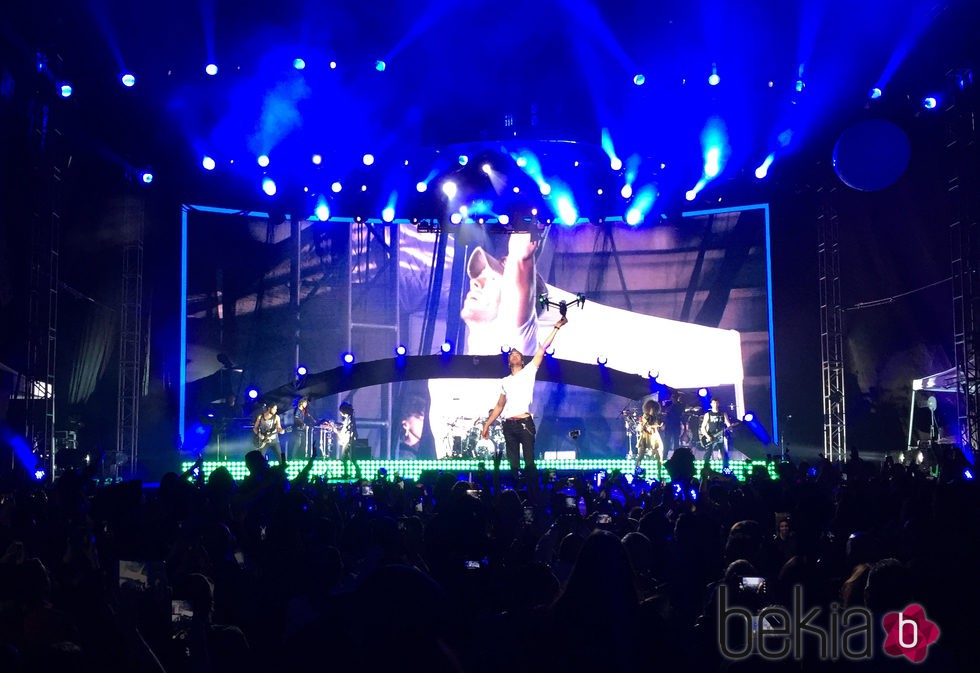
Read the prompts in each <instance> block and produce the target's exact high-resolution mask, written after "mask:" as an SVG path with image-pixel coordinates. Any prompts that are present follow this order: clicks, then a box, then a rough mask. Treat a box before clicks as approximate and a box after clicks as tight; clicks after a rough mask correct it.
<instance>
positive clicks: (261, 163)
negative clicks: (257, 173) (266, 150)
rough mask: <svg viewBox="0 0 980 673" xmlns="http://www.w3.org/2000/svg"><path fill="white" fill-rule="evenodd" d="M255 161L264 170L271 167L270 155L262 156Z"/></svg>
mask: <svg viewBox="0 0 980 673" xmlns="http://www.w3.org/2000/svg"><path fill="white" fill-rule="evenodd" d="M255 161H256V162H257V163H258V164H259V166H261V167H262V168H267V167H268V166H269V155H268V154H260V155H259V156H258V158H257V159H256V160H255Z"/></svg>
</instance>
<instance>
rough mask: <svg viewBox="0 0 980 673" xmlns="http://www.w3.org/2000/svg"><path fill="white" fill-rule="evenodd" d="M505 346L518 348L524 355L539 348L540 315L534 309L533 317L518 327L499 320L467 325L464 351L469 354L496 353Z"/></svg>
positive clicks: (531, 353) (507, 348)
mask: <svg viewBox="0 0 980 673" xmlns="http://www.w3.org/2000/svg"><path fill="white" fill-rule="evenodd" d="M503 348H506V350H510V349H511V348H516V349H517V350H519V351H520V352H521V353H522V354H523V355H534V351H535V350H537V348H538V316H537V314H536V313H535V312H534V311H533V310H532V311H531V317H530V318H528V319H527V320H526V321H525V322H524V324H523V325H521V326H520V327H516V328H515V327H512V326H509V325H505V324H503V323H502V321H499V320H497V321H493V322H490V323H481V324H474V325H468V326H467V331H466V347H465V348H464V351H463V352H465V353H466V354H467V355H496V354H497V353H500V352H501V349H503Z"/></svg>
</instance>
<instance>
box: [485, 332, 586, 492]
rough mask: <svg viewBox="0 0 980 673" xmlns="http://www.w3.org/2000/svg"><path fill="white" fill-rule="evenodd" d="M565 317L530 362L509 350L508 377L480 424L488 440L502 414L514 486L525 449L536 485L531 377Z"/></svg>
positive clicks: (531, 484) (527, 466) (532, 482)
mask: <svg viewBox="0 0 980 673" xmlns="http://www.w3.org/2000/svg"><path fill="white" fill-rule="evenodd" d="M567 322H568V319H567V318H565V317H564V316H562V317H561V319H560V320H559V321H558V322H556V323H555V328H554V329H553V330H552V331H551V334H549V335H548V338H546V339H545V340H544V342H543V343H542V344H541V345H540V346H538V350H537V351H536V352H535V353H534V357H533V358H531V362H530V363H529V364H528V365H527V366H525V365H524V355H523V354H522V353H521V352H520V351H519V350H517V349H516V348H513V349H511V351H510V354H509V355H508V356H507V364H508V365H509V366H510V376H507V377H506V378H504V379H503V380H502V381H501V382H500V397H499V399H498V400H497V405H496V406H495V407H494V408H493V410H492V411H491V412H490V417H489V418H487V420H486V422H485V423H484V424H483V430H482V432H481V433H480V435H481V436H482V437H483V438H484V439H487V438H488V437H489V433H490V425H491V424H492V423H493V422H494V421H495V420H497V417H498V416H503V418H504V421H503V424H502V425H503V430H504V444H505V446H506V451H507V461H508V462H509V463H510V473H511V476H512V477H513V479H514V485H515V486H516V485H517V477H518V470H519V468H520V458H521V451H522V450H523V452H524V467H525V472H526V476H527V480H528V487H529V488H530V489H532V490H533V489H535V488H536V479H537V475H536V470H535V467H534V435H535V427H534V419H532V418H531V412H530V408H531V401H532V399H533V397H534V380H535V378H537V375H538V368H539V367H540V366H541V362H542V361H543V360H544V352H545V350H546V349H547V348H548V347H549V346H551V342H553V341H554V340H555V337H556V336H557V335H558V330H559V329H561V327H562V326H563V325H565V323H567Z"/></svg>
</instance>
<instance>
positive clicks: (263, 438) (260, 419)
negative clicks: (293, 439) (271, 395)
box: [252, 404, 286, 463]
mask: <svg viewBox="0 0 980 673" xmlns="http://www.w3.org/2000/svg"><path fill="white" fill-rule="evenodd" d="M278 412H279V405H277V404H270V405H269V406H267V407H266V408H265V411H263V412H262V413H261V414H259V415H258V416H257V417H256V418H255V423H254V425H252V433H253V434H254V435H255V437H253V438H252V443H253V444H255V448H256V449H258V450H259V451H261V450H262V449H265V448H270V449H271V450H272V451H273V453H274V454H275V458H276V459H278V460H280V461H281V462H283V463H285V462H286V454H284V453H283V452H282V448H281V447H280V446H279V435H282V434H284V433H285V432H286V431H285V430H283V428H282V424H281V423H280V422H279V413H278Z"/></svg>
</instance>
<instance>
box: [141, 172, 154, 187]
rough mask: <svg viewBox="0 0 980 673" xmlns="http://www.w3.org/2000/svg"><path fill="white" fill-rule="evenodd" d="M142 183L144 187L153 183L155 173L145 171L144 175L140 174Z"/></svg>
mask: <svg viewBox="0 0 980 673" xmlns="http://www.w3.org/2000/svg"><path fill="white" fill-rule="evenodd" d="M140 181H141V182H142V183H143V184H144V185H148V184H150V183H151V182H153V173H151V172H150V171H143V172H142V173H140Z"/></svg>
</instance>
